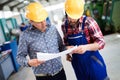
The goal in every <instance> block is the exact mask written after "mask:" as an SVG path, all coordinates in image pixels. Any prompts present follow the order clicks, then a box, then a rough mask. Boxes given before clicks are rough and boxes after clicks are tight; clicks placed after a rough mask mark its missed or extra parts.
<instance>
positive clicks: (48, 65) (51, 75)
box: [17, 2, 66, 80]
mask: <svg viewBox="0 0 120 80" xmlns="http://www.w3.org/2000/svg"><path fill="white" fill-rule="evenodd" d="M26 17H27V18H28V19H29V20H30V23H31V24H32V27H30V28H28V29H27V30H25V31H24V32H23V33H22V34H21V35H20V40H19V46H18V54H17V61H18V63H19V64H21V66H25V67H32V69H33V72H34V74H35V77H36V80H66V75H65V72H64V69H63V65H62V63H61V59H60V57H59V58H55V59H52V60H48V61H41V60H38V59H37V57H36V52H42V53H58V52H59V51H63V50H64V49H65V46H64V45H63V44H62V39H61V37H60V35H59V33H58V31H57V29H56V28H55V26H53V25H47V24H46V18H47V17H48V14H47V12H46V10H45V9H44V8H43V6H42V5H41V4H40V3H38V2H33V3H30V4H29V5H28V6H27V13H26ZM27 55H28V56H29V57H30V59H27V58H26V56H27Z"/></svg>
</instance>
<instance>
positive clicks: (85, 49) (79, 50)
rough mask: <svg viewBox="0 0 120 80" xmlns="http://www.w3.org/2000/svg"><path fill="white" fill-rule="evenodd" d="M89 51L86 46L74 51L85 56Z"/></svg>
mask: <svg viewBox="0 0 120 80" xmlns="http://www.w3.org/2000/svg"><path fill="white" fill-rule="evenodd" d="M86 51H87V46H86V45H80V46H78V47H77V49H75V50H73V53H78V54H84V53H85V52H86Z"/></svg>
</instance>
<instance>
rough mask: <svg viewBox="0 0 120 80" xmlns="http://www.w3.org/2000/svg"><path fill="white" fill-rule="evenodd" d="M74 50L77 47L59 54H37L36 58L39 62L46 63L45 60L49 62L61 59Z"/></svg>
mask: <svg viewBox="0 0 120 80" xmlns="http://www.w3.org/2000/svg"><path fill="white" fill-rule="evenodd" d="M76 48H77V46H75V47H73V48H71V49H68V50H65V51H62V52H59V53H41V52H37V58H38V59H39V60H43V61H47V60H50V59H54V58H57V57H61V56H63V55H66V54H69V53H71V52H72V51H73V50H75V49H76Z"/></svg>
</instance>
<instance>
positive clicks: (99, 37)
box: [88, 17, 105, 50]
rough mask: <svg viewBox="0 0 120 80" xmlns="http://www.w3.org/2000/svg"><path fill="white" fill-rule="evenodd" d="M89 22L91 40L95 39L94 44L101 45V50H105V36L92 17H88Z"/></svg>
mask: <svg viewBox="0 0 120 80" xmlns="http://www.w3.org/2000/svg"><path fill="white" fill-rule="evenodd" d="M88 20H89V21H88V22H89V32H90V36H91V38H92V39H93V42H96V43H98V44H99V50H100V49H103V48H104V46H105V41H104V37H103V34H102V32H101V30H100V28H99V25H98V24H97V22H96V21H95V20H94V19H93V18H91V17H88Z"/></svg>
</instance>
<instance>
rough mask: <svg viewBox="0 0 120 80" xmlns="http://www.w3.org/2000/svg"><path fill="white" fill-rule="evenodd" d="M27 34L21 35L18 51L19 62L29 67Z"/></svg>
mask: <svg viewBox="0 0 120 80" xmlns="http://www.w3.org/2000/svg"><path fill="white" fill-rule="evenodd" d="M25 39H26V36H25V34H23V33H22V34H21V35H20V39H19V45H18V52H17V57H16V59H17V62H18V63H19V64H20V65H21V66H24V67H29V65H28V59H27V58H26V56H27V54H28V51H27V50H28V48H27V42H26V40H25Z"/></svg>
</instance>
